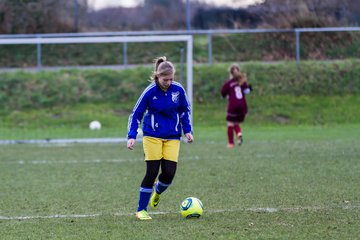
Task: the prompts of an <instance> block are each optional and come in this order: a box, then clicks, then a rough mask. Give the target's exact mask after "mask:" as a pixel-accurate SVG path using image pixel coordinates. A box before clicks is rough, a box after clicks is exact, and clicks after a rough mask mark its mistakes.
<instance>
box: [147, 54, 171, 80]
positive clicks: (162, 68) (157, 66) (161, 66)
mask: <svg viewBox="0 0 360 240" xmlns="http://www.w3.org/2000/svg"><path fill="white" fill-rule="evenodd" d="M167 74H175V67H174V65H173V64H172V63H171V62H170V61H167V59H166V57H165V56H162V57H158V58H156V59H155V60H154V71H153V73H152V75H151V81H155V82H157V80H158V77H157V76H158V75H167Z"/></svg>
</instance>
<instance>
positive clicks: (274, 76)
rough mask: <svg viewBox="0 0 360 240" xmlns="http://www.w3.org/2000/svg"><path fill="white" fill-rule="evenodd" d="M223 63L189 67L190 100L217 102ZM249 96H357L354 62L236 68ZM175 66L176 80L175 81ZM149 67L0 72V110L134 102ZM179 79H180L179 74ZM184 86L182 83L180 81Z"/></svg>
mask: <svg viewBox="0 0 360 240" xmlns="http://www.w3.org/2000/svg"><path fill="white" fill-rule="evenodd" d="M229 65H230V63H228V64H216V65H212V66H209V65H201V66H200V65H199V66H195V67H194V81H193V83H194V85H193V89H194V100H195V101H196V102H198V103H201V102H213V101H218V100H219V98H220V95H219V91H220V87H221V85H222V84H223V82H224V81H225V80H226V78H227V77H228V67H229ZM240 66H241V69H242V71H243V72H245V73H247V75H248V79H249V82H251V84H252V85H253V87H254V90H255V91H254V94H256V95H260V96H266V95H295V96H300V95H308V96H318V95H324V96H331V95H345V94H346V95H348V94H358V93H360V61H359V60H346V61H336V62H302V63H301V65H299V66H297V65H296V63H294V62H286V63H278V64H266V63H251V62H250V63H246V64H241V65H240ZM179 70H180V68H178V72H177V76H176V78H179V75H180V71H179ZM151 71H152V68H151V67H138V68H133V69H126V70H108V69H106V70H105V69H101V70H61V71H47V72H45V71H40V72H24V71H19V72H3V73H0V109H1V110H2V111H12V110H21V109H29V108H43V107H52V106H62V105H68V104H77V103H100V102H101V103H104V102H112V103H124V102H129V101H131V104H133V102H134V101H136V99H137V98H138V96H139V95H140V94H141V92H142V90H143V89H144V88H145V87H146V86H147V85H148V84H149V82H148V79H149V76H150V75H151ZM183 76H186V74H185V73H183ZM183 85H184V86H186V84H185V83H183Z"/></svg>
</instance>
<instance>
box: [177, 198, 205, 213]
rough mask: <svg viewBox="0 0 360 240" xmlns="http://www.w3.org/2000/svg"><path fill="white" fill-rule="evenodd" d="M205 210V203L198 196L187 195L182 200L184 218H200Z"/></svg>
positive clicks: (181, 208)
mask: <svg viewBox="0 0 360 240" xmlns="http://www.w3.org/2000/svg"><path fill="white" fill-rule="evenodd" d="M203 210H204V205H203V204H202V202H201V201H200V199H198V198H196V197H187V198H185V199H184V200H183V201H182V202H181V206H180V212H181V215H182V216H183V217H184V218H199V217H200V216H201V215H202V214H203Z"/></svg>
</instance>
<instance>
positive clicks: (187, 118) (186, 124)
mask: <svg viewBox="0 0 360 240" xmlns="http://www.w3.org/2000/svg"><path fill="white" fill-rule="evenodd" d="M182 90H183V91H182V92H181V94H180V106H179V112H178V113H179V116H180V121H181V126H182V129H183V132H184V134H186V133H192V126H191V106H190V103H189V100H188V98H187V96H186V93H185V90H184V89H182Z"/></svg>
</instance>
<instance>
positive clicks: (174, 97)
mask: <svg viewBox="0 0 360 240" xmlns="http://www.w3.org/2000/svg"><path fill="white" fill-rule="evenodd" d="M179 95H180V92H172V93H171V100H172V101H173V102H174V103H178V102H179Z"/></svg>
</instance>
